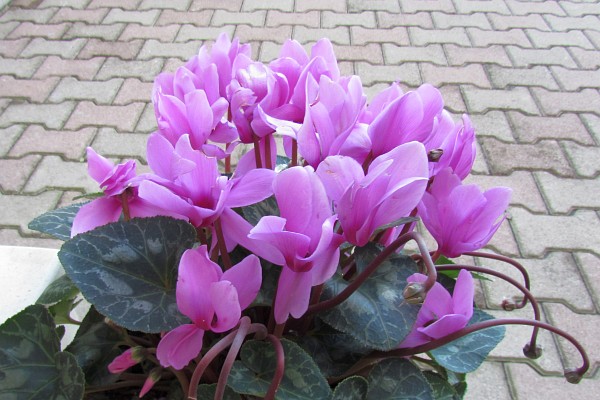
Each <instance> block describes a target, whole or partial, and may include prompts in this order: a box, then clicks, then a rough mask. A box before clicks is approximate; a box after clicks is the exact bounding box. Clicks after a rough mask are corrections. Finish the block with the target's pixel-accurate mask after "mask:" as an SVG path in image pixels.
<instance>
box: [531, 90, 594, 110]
mask: <svg viewBox="0 0 600 400" xmlns="http://www.w3.org/2000/svg"><path fill="white" fill-rule="evenodd" d="M532 91H533V94H534V96H535V97H536V98H537V100H538V102H539V104H540V105H541V107H542V110H543V111H544V112H545V113H546V114H548V115H559V114H562V113H564V112H591V113H594V112H598V110H600V93H598V91H597V90H594V89H583V90H581V91H580V92H549V91H547V90H545V89H541V88H533V89H532Z"/></svg>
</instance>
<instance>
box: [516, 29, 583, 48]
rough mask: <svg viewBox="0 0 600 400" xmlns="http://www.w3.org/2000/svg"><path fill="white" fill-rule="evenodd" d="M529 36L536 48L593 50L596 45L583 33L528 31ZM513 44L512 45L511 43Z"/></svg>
mask: <svg viewBox="0 0 600 400" xmlns="http://www.w3.org/2000/svg"><path fill="white" fill-rule="evenodd" d="M526 31H527V36H528V37H529V38H530V39H531V42H532V43H533V44H534V46H535V47H536V48H549V47H554V46H567V47H569V46H574V47H581V48H582V49H588V50H592V49H594V45H593V44H592V43H591V42H590V41H589V39H588V38H587V37H585V35H584V34H583V32H581V31H569V32H540V31H538V30H534V29H527V30H526ZM510 44H512V43H510Z"/></svg>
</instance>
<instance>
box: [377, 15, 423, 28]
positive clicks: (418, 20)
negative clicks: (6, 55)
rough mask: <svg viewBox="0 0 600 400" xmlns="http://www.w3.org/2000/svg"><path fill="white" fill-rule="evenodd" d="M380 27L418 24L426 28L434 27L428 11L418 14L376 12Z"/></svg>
mask: <svg viewBox="0 0 600 400" xmlns="http://www.w3.org/2000/svg"><path fill="white" fill-rule="evenodd" d="M376 16H377V22H378V27H379V28H395V27H398V26H418V27H421V28H424V29H433V20H432V19H431V15H430V14H429V13H427V12H418V13H416V14H404V13H400V14H392V13H387V12H380V11H378V12H376Z"/></svg>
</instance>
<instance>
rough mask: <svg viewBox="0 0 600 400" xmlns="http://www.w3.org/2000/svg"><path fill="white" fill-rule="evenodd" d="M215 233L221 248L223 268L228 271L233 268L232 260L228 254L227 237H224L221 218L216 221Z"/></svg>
mask: <svg viewBox="0 0 600 400" xmlns="http://www.w3.org/2000/svg"><path fill="white" fill-rule="evenodd" d="M214 226H215V233H216V235H217V242H218V243H217V244H218V246H219V253H220V254H221V260H222V261H223V268H224V269H225V271H227V270H228V269H229V268H231V258H229V253H228V252H227V245H226V244H225V236H224V235H223V227H222V226H221V218H217V220H216V221H215V224H214Z"/></svg>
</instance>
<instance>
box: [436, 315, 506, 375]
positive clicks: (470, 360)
mask: <svg viewBox="0 0 600 400" xmlns="http://www.w3.org/2000/svg"><path fill="white" fill-rule="evenodd" d="M493 318H494V317H492V316H491V315H489V314H487V313H485V312H483V311H481V310H477V309H475V310H473V317H472V318H471V321H470V322H469V325H472V324H475V323H477V322H482V321H487V320H489V319H493ZM505 331H506V329H505V328H504V327H503V326H494V327H492V328H488V329H484V330H481V331H477V332H474V333H471V334H470V335H467V336H464V337H462V338H460V339H457V340H455V341H453V342H450V343H448V344H446V345H444V346H442V347H438V348H437V349H435V350H432V351H431V355H432V356H433V358H435V360H436V361H437V362H438V364H440V365H441V366H442V367H444V368H446V369H449V370H451V371H454V372H459V373H467V372H473V371H475V370H476V369H477V368H478V367H479V366H480V365H481V363H482V362H483V361H484V360H485V358H486V357H487V355H488V354H489V353H490V351H492V350H493V349H494V347H496V346H497V345H498V343H500V341H501V340H502V338H504V332H505Z"/></svg>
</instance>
